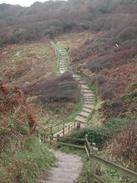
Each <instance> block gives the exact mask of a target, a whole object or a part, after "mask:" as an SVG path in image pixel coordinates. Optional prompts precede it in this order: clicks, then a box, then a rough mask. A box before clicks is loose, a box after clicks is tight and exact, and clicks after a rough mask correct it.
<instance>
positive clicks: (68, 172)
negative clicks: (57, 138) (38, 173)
mask: <svg viewBox="0 0 137 183" xmlns="http://www.w3.org/2000/svg"><path fill="white" fill-rule="evenodd" d="M53 153H54V155H55V157H56V159H57V160H58V161H57V164H56V166H55V167H53V168H51V170H50V171H49V173H48V177H47V176H42V177H40V179H39V181H38V183H74V182H75V181H76V180H77V179H78V177H79V175H80V172H81V170H82V161H81V158H80V157H79V156H76V155H70V154H65V153H62V152H60V151H56V152H53Z"/></svg>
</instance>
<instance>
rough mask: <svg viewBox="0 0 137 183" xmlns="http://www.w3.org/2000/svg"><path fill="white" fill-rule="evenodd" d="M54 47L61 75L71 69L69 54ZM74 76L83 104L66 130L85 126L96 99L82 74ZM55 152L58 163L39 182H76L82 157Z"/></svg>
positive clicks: (62, 49)
mask: <svg viewBox="0 0 137 183" xmlns="http://www.w3.org/2000/svg"><path fill="white" fill-rule="evenodd" d="M54 48H55V50H56V55H57V56H58V62H59V63H58V69H59V74H60V75H61V74H63V73H65V72H67V71H70V70H71V69H70V67H69V56H68V55H67V52H66V50H65V49H64V48H63V47H60V46H58V45H57V44H54ZM72 74H73V72H72ZM73 77H74V79H75V80H77V81H78V83H79V86H80V88H81V97H82V100H83V105H82V110H81V112H80V113H79V114H78V115H77V117H76V118H75V120H74V121H73V122H71V123H69V124H66V130H67V129H68V126H69V127H71V130H72V129H74V128H76V126H77V125H78V124H80V126H81V127H85V126H86V125H87V121H88V119H89V116H90V115H91V113H92V110H93V107H94V101H95V97H94V94H93V93H92V92H91V90H90V88H89V86H88V85H87V83H86V82H85V81H84V80H83V79H82V78H81V76H80V75H78V74H73ZM57 135H60V136H63V132H62V130H61V131H59V132H58V133H56V134H54V137H56V136H57ZM53 153H54V155H55V157H56V159H57V164H56V166H55V167H53V168H52V169H51V170H50V171H49V173H48V176H42V177H40V179H39V181H38V183H75V182H76V181H77V179H78V177H79V175H80V172H81V170H82V161H81V158H80V157H79V156H76V155H70V154H65V153H62V152H60V151H53Z"/></svg>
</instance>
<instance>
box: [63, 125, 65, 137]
mask: <svg viewBox="0 0 137 183" xmlns="http://www.w3.org/2000/svg"><path fill="white" fill-rule="evenodd" d="M64 135H65V125H64V123H63V137H64Z"/></svg>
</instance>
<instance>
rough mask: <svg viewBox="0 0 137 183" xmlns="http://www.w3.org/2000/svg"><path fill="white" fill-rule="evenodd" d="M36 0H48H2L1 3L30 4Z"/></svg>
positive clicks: (41, 0)
mask: <svg viewBox="0 0 137 183" xmlns="http://www.w3.org/2000/svg"><path fill="white" fill-rule="evenodd" d="M36 1H38V2H45V1H47V0H0V4H2V3H7V4H19V5H21V6H30V5H32V4H33V3H34V2H36Z"/></svg>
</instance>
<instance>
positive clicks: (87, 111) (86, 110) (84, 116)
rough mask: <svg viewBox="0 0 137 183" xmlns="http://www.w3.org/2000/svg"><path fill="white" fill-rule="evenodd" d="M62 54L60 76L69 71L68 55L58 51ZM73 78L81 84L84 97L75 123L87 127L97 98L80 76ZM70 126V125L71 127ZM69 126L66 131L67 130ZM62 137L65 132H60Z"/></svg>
mask: <svg viewBox="0 0 137 183" xmlns="http://www.w3.org/2000/svg"><path fill="white" fill-rule="evenodd" d="M58 51H59V52H60V54H61V59H60V62H59V68H60V74H63V73H64V72H66V71H68V70H69V69H68V67H69V65H68V63H67V62H66V54H65V52H64V51H63V50H61V49H59V50H58ZM73 78H74V79H75V80H76V81H77V82H78V83H79V86H80V88H81V95H82V101H83V106H82V109H81V112H80V113H79V114H78V115H77V117H76V118H75V120H74V123H75V124H76V125H77V124H82V126H83V127H84V126H86V124H87V122H88V119H89V117H90V115H91V113H92V110H93V108H94V103H95V97H94V94H93V93H92V91H91V90H90V88H89V86H88V85H87V83H86V81H85V80H83V79H82V78H81V76H80V75H78V74H75V73H73ZM69 125H70V124H68V126H69ZM76 125H72V128H75V127H76ZM67 128H68V127H67V126H66V129H65V130H67ZM57 135H59V132H58V133H57V134H55V136H57ZM60 136H63V132H62V131H60Z"/></svg>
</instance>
